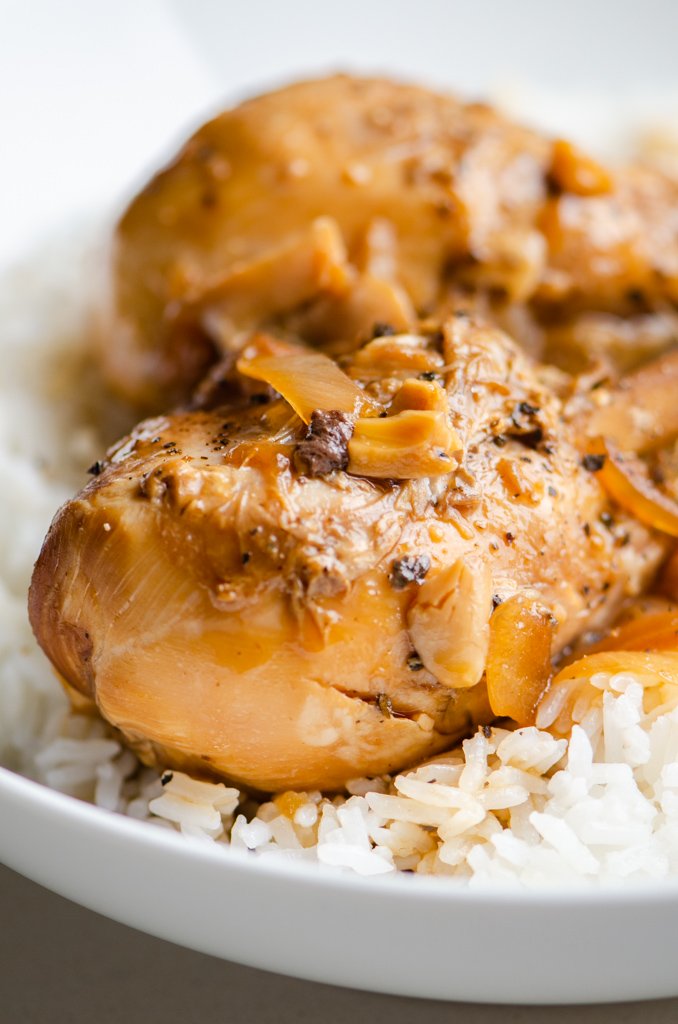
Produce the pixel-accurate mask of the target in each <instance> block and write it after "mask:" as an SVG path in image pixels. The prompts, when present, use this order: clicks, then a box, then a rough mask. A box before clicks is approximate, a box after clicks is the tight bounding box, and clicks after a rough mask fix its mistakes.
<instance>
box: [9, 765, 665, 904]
mask: <svg viewBox="0 0 678 1024" xmlns="http://www.w3.org/2000/svg"><path fill="white" fill-rule="evenodd" d="M7 798H8V799H9V800H11V801H13V802H22V803H26V802H27V803H28V804H29V805H30V807H31V810H32V811H33V812H34V813H35V814H36V815H38V816H42V817H44V818H45V820H53V821H54V820H55V821H58V822H60V824H61V826H62V827H63V826H64V825H66V826H68V825H72V826H73V827H74V828H83V827H84V828H85V829H89V830H92V829H93V830H94V831H96V832H98V833H103V836H104V837H106V836H108V837H109V838H111V839H115V840H116V841H120V840H121V839H122V840H125V839H127V840H129V841H130V842H132V843H142V844H143V845H144V846H146V847H150V848H152V849H155V850H157V851H158V853H159V854H160V855H162V853H163V851H164V852H165V853H166V854H169V855H171V856H174V857H181V858H183V859H188V860H191V861H194V862H195V866H196V868H197V869H198V868H199V867H200V865H201V864H205V865H207V864H211V865H212V866H214V865H215V864H219V865H221V866H222V868H221V869H222V870H224V871H226V872H228V871H229V868H232V869H235V870H236V871H237V872H239V873H244V874H245V875H249V876H251V877H252V879H253V880H256V879H257V878H258V877H261V876H264V877H266V878H267V879H269V880H275V879H276V878H278V879H279V880H280V881H285V882H287V883H288V884H295V885H298V886H301V887H304V888H308V889H311V890H318V889H320V890H322V891H327V890H328V889H331V890H333V891H335V892H338V893H341V892H348V891H352V892H364V893H369V894H373V895H375V896H379V895H382V896H383V895H386V896H387V897H388V898H393V897H395V898H397V899H400V900H402V901H403V902H405V903H408V904H411V903H412V901H415V902H418V901H423V902H436V903H439V901H440V900H441V899H443V900H446V901H448V902H449V903H451V904H455V903H457V904H462V905H465V904H472V905H479V906H480V905H484V906H488V905H493V906H496V905H497V904H501V905H502V906H503V907H504V908H507V909H519V908H521V907H524V908H525V909H527V907H535V906H539V907H540V908H543V907H553V908H554V909H557V908H558V907H562V906H563V905H565V904H566V905H567V906H568V907H572V906H573V905H574V906H579V907H582V908H586V909H591V908H592V907H596V906H600V907H601V908H604V907H609V906H611V905H614V906H615V907H621V906H625V907H629V908H633V907H637V906H640V905H644V906H646V905H648V904H653V903H656V904H662V905H663V906H664V907H665V906H666V903H667V901H671V902H674V903H675V904H676V910H677V911H678V876H674V877H669V878H662V879H652V878H650V879H631V880H625V879H619V880H614V881H609V882H605V883H603V884H597V883H596V882H595V881H590V882H586V881H585V880H583V879H582V880H581V881H579V880H576V881H574V880H569V879H568V880H567V881H566V882H565V883H563V884H561V885H560V886H559V887H556V886H555V885H546V884H544V885H539V886H536V885H535V886H526V885H524V884H522V883H520V882H519V881H518V880H516V882H515V883H512V882H507V881H505V880H497V881H495V882H482V883H478V882H476V883H475V884H473V885H471V886H469V885H466V884H463V883H461V882H459V881H457V880H455V879H454V878H447V877H436V876H430V875H423V876H422V875H418V876H417V875H413V874H410V873H407V872H393V873H390V874H384V875H379V876H376V877H375V876H369V877H365V876H361V875H358V874H356V873H354V872H350V871H348V870H346V871H344V870H337V869H336V868H332V867H329V866H327V865H324V864H322V863H315V862H309V861H303V862H301V861H294V860H291V859H289V860H288V859H284V858H278V857H275V856H256V855H253V854H252V853H250V852H249V851H244V850H238V849H232V848H231V847H230V846H228V845H225V844H217V843H214V844H211V843H207V842H204V841H203V840H198V839H192V838H191V837H189V836H183V835H181V834H180V833H178V832H175V831H172V830H170V829H165V828H158V827H156V826H154V825H152V824H151V823H149V822H148V821H144V820H139V819H135V818H131V817H128V816H126V815H124V814H121V813H119V812H117V811H109V810H106V809H105V808H102V807H97V806H96V805H95V804H91V803H88V802H87V801H85V800H80V799H78V798H77V797H73V796H69V795H67V794H65V793H60V792H59V791H58V790H54V789H50V788H49V787H48V786H46V785H44V784H43V783H40V782H36V781H34V780H32V779H29V778H26V777H25V776H23V775H20V774H19V773H17V772H15V771H12V770H11V769H9V768H4V767H2V766H0V809H1V807H2V802H3V799H7ZM98 838H102V836H101V835H99V837H98ZM2 857H3V849H2V839H1V835H0V861H2ZM19 870H20V869H19Z"/></svg>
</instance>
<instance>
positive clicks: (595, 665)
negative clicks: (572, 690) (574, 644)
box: [551, 651, 678, 688]
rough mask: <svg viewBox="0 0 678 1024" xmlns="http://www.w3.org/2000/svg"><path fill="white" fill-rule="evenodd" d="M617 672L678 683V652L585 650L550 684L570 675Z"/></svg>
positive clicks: (584, 676)
mask: <svg viewBox="0 0 678 1024" xmlns="http://www.w3.org/2000/svg"><path fill="white" fill-rule="evenodd" d="M601 672H603V673H606V674H610V675H616V674H617V673H619V672H628V673H630V674H631V675H634V676H639V677H642V678H643V679H648V677H649V679H650V680H652V681H655V682H656V683H667V682H668V683H678V652H674V651H598V652H597V653H596V654H585V655H584V656H583V657H582V658H579V660H578V661H574V662H573V663H572V664H571V665H567V666H566V667H565V668H564V669H562V671H560V672H559V673H558V675H557V676H556V677H555V679H554V680H553V682H552V684H551V687H552V688H554V687H556V686H559V685H560V684H561V683H566V682H568V681H569V680H570V679H590V678H591V676H594V675H597V674H598V673H601Z"/></svg>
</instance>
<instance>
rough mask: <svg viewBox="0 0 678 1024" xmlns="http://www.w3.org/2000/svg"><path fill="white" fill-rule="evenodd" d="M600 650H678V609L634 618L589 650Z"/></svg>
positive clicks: (591, 652) (590, 651) (592, 651)
mask: <svg viewBox="0 0 678 1024" xmlns="http://www.w3.org/2000/svg"><path fill="white" fill-rule="evenodd" d="M598 651H678V609H675V610H672V611H664V612H654V613H652V614H646V615H638V616H636V618H633V619H630V620H629V621H628V622H625V623H624V624H623V625H622V626H617V627H616V628H615V629H613V630H612V631H611V632H610V634H609V635H608V636H606V637H605V638H604V639H603V640H601V641H600V643H597V644H595V645H594V646H593V647H591V648H590V650H589V652H588V653H589V654H594V653H597V652H598Z"/></svg>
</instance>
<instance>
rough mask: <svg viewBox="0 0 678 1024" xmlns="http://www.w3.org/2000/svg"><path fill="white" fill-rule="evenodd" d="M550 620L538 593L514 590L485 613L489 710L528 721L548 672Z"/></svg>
mask: <svg viewBox="0 0 678 1024" xmlns="http://www.w3.org/2000/svg"><path fill="white" fill-rule="evenodd" d="M555 626H556V622H555V620H554V618H553V616H552V614H551V612H550V611H549V609H548V608H545V607H544V606H543V605H542V604H540V603H539V601H538V599H536V598H534V597H531V596H530V595H528V594H524V593H523V594H514V595H513V596H512V597H509V598H508V599H507V600H506V601H504V602H503V604H500V605H499V607H498V608H496V609H495V611H494V613H493V615H492V618H491V619H490V647H489V653H488V657H487V665H486V668H485V674H486V679H487V694H488V697H489V700H490V707H491V708H492V711H493V712H494V714H495V715H499V716H501V717H506V718H512V719H513V720H514V721H516V722H518V723H519V725H531V724H532V723H533V722H534V720H535V714H536V708H537V704H538V703H539V701H540V699H541V697H542V696H543V694H544V692H545V691H546V688H547V686H548V683H549V679H550V678H551V674H552V666H551V648H552V645H553V636H554V632H555Z"/></svg>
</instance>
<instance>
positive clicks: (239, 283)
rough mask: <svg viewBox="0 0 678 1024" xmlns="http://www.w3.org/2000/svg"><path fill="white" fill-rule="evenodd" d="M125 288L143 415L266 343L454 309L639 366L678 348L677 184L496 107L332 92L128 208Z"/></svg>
mask: <svg viewBox="0 0 678 1024" xmlns="http://www.w3.org/2000/svg"><path fill="white" fill-rule="evenodd" d="M114 273H115V285H114V296H113V314H112V321H113V323H112V327H111V329H110V330H107V331H106V333H105V338H104V345H103V348H102V352H103V359H104V361H105V364H106V367H107V373H108V376H109V379H110V380H111V381H112V382H113V384H114V385H115V387H116V388H117V389H118V390H119V391H120V392H122V393H123V394H124V395H126V396H127V397H128V398H130V399H132V400H133V401H134V402H136V403H137V404H138V405H139V406H140V407H142V408H143V409H145V410H146V411H155V412H157V411H162V410H164V409H166V408H167V407H168V405H169V404H171V403H172V402H173V401H176V400H181V399H183V398H185V397H186V395H187V394H188V393H189V391H190V389H191V388H192V387H193V386H194V385H195V383H196V382H197V381H198V380H199V379H200V378H201V377H202V376H203V375H204V373H205V371H206V370H207V368H208V367H209V366H210V365H211V364H212V363H213V362H214V361H215V360H216V359H218V357H219V356H220V355H221V354H223V353H224V352H225V351H227V350H229V349H232V348H234V347H236V348H237V347H238V345H239V344H240V343H241V341H242V337H243V332H245V333H246V332H247V331H249V330H251V329H252V328H256V327H262V326H269V327H270V326H272V325H274V326H277V327H278V328H281V327H282V328H288V329H291V330H295V331H299V332H301V334H302V335H303V336H304V337H305V338H306V339H307V340H308V341H309V342H311V343H313V344H316V345H321V346H325V347H328V346H329V348H330V350H334V349H336V346H337V344H338V343H339V342H341V344H342V346H344V347H346V346H347V345H348V346H350V345H352V344H354V343H355V342H357V341H363V340H365V337H366V336H368V335H369V330H370V329H371V326H372V324H373V323H375V322H379V321H384V322H388V323H390V324H393V325H394V326H395V327H396V328H398V329H399V330H408V329H411V328H412V327H413V326H414V324H415V322H416V318H417V316H418V315H421V313H422V312H423V311H426V312H427V313H428V314H431V313H432V312H434V311H435V310H436V309H438V310H445V309H447V308H448V306H449V302H450V298H451V296H452V297H453V298H454V297H458V295H459V293H460V292H463V293H464V294H465V296H466V299H465V302H466V304H467V306H469V308H470V304H471V303H473V302H475V303H477V305H478V306H479V307H481V308H482V309H484V310H485V311H486V312H487V311H488V307H489V309H490V310H491V312H492V315H493V316H494V317H495V318H496V319H497V320H498V322H500V323H501V324H503V325H504V326H505V327H507V328H508V329H509V331H510V333H512V334H513V335H514V336H515V337H516V338H517V339H518V340H519V341H520V342H521V344H523V345H524V346H525V347H526V348H527V349H528V350H529V351H531V352H532V354H536V355H539V354H540V353H542V352H543V351H544V350H547V351H548V358H549V359H555V360H556V361H559V360H560V359H561V358H562V359H563V360H564V361H565V362H567V363H572V362H574V363H576V362H577V361H579V362H582V361H583V362H586V360H587V359H589V358H590V357H591V353H592V351H593V352H594V353H595V354H596V355H597V356H599V357H601V358H606V357H607V356H608V354H611V355H610V358H611V360H612V362H614V360H615V359H619V360H620V363H621V365H622V367H623V368H627V367H628V364H629V362H630V361H631V362H632V361H633V360H634V359H636V360H637V359H638V358H639V356H640V357H642V355H643V353H644V352H645V353H648V354H654V353H655V352H657V351H659V350H660V349H661V348H662V347H665V346H667V345H669V344H670V343H671V342H672V341H673V340H675V337H676V334H677V333H678V329H677V324H676V316H675V306H676V302H677V301H678V184H676V182H671V181H670V180H669V179H668V178H664V177H662V176H661V175H660V174H659V173H657V172H653V171H650V170H642V169H626V170H619V171H617V172H615V173H611V172H608V171H607V170H605V169H604V168H602V167H600V166H599V165H598V164H596V163H595V162H594V161H593V160H591V159H590V158H588V157H586V156H585V155H583V154H581V153H579V152H578V151H577V150H576V149H575V148H574V147H573V146H571V145H570V144H568V143H566V142H564V141H562V140H556V141H555V142H553V141H550V140H547V139H546V138H542V137H540V136H539V135H537V134H535V133H533V132H531V131H528V130H526V129H524V128H522V127H519V126H518V125H516V124H513V123H512V122H510V121H508V120H506V119H505V118H503V117H502V116H500V115H499V114H498V113H496V112H495V111H493V110H492V109H491V108H489V107H487V106H483V105H480V104H464V103H461V102H459V101H457V100H456V99H454V98H452V97H449V96H445V95H438V94H436V93H433V92H431V91H429V90H427V89H423V88H417V87H414V86H410V85H404V84H400V83H396V82H390V81H382V80H371V79H360V78H352V77H348V76H338V77H333V78H327V79H324V80H320V81H314V82H305V83H300V84H297V85H293V86H291V87H288V88H285V89H282V90H279V91H277V92H273V93H270V94H268V95H265V96H261V97H259V98H257V99H253V100H250V101H248V102H246V103H243V104H242V105H241V106H239V107H237V108H235V109H234V110H230V111H227V112H226V113H223V114H221V115H220V116H218V117H216V118H215V119H214V120H212V121H210V122H209V123H208V124H206V125H204V126H203V127H202V128H201V129H200V130H199V131H198V132H197V133H196V134H195V135H194V136H193V137H192V138H191V139H190V141H189V142H188V143H187V145H186V146H185V147H184V149H183V150H182V151H181V153H180V154H179V155H178V157H177V159H176V160H175V162H174V163H173V164H172V165H171V166H170V167H169V168H167V169H166V170H165V171H163V172H162V173H161V174H159V175H158V176H156V177H155V178H154V179H153V180H152V181H151V182H150V183H149V184H148V186H147V187H146V188H145V189H144V190H143V191H142V192H141V193H140V195H139V196H137V198H136V199H135V200H134V201H133V202H132V204H131V205H130V207H129V209H128V210H127V212H126V213H125V215H124V217H123V218H122V220H121V222H120V224H119V226H118V230H117V235H116V239H115V254H114ZM568 368H570V367H569V366H568Z"/></svg>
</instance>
